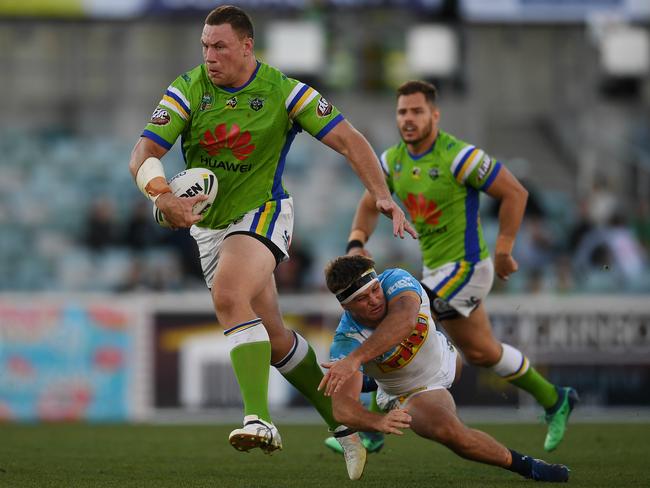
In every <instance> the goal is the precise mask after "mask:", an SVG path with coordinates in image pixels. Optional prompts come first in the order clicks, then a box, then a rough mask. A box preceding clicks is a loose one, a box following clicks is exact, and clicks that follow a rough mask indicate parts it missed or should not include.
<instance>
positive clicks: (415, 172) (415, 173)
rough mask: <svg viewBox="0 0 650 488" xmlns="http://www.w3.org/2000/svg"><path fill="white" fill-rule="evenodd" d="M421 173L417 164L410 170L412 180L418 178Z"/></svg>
mask: <svg viewBox="0 0 650 488" xmlns="http://www.w3.org/2000/svg"><path fill="white" fill-rule="evenodd" d="M421 173H422V170H421V169H420V167H419V166H413V169H412V170H411V176H412V177H413V179H414V180H419V179H420V175H421Z"/></svg>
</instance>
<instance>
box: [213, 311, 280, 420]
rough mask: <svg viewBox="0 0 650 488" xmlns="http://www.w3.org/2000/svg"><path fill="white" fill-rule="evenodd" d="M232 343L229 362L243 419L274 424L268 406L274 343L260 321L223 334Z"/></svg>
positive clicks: (242, 325) (241, 325) (250, 322)
mask: <svg viewBox="0 0 650 488" xmlns="http://www.w3.org/2000/svg"><path fill="white" fill-rule="evenodd" d="M224 334H225V335H226V338H227V339H228V342H229V343H230V347H231V349H230V361H231V362H232V369H233V370H234V371H235V376H236V377H237V382H238V383H239V391H240V392H241V396H242V400H243V401H244V415H257V416H258V417H259V418H260V419H262V420H266V421H267V422H271V415H270V414H269V405H268V391H269V370H270V367H269V363H270V362H271V342H270V341H269V335H268V333H267V332H266V329H265V328H264V325H262V320H261V319H255V320H251V321H249V322H244V323H243V324H239V325H236V326H235V327H232V328H230V329H228V330H226V331H225V332H224Z"/></svg>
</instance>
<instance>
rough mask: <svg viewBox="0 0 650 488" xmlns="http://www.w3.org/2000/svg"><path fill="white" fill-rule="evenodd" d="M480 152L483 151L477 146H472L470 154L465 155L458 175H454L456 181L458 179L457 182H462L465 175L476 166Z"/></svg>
mask: <svg viewBox="0 0 650 488" xmlns="http://www.w3.org/2000/svg"><path fill="white" fill-rule="evenodd" d="M482 152H483V151H481V150H480V149H477V148H474V149H473V150H472V152H471V153H470V155H469V156H468V157H467V159H466V160H465V162H464V163H463V165H462V166H461V168H460V171H459V172H458V175H457V176H456V181H458V183H463V182H464V181H465V179H466V178H467V176H466V175H469V174H470V173H471V172H472V170H473V169H474V168H475V167H476V164H477V163H478V162H479V161H480V160H481V158H480V153H482Z"/></svg>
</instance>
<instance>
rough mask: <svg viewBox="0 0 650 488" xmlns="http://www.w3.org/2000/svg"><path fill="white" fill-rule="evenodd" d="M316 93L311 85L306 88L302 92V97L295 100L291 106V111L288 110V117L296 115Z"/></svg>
mask: <svg viewBox="0 0 650 488" xmlns="http://www.w3.org/2000/svg"><path fill="white" fill-rule="evenodd" d="M316 95H318V92H317V91H316V90H314V89H313V88H312V87H309V88H307V91H305V93H303V94H302V97H300V99H299V100H298V101H297V102H296V104H295V105H294V106H293V109H292V110H291V112H289V117H290V118H294V117H295V116H296V115H298V114H299V113H300V112H302V110H303V109H304V108H305V107H306V106H307V105H308V104H309V102H311V101H312V100H313V99H314V97H315V96H316Z"/></svg>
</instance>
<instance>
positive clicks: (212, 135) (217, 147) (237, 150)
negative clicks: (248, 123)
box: [199, 124, 255, 161]
mask: <svg viewBox="0 0 650 488" xmlns="http://www.w3.org/2000/svg"><path fill="white" fill-rule="evenodd" d="M250 142H251V133H250V132H248V131H246V132H241V130H240V128H239V126H238V125H237V124H232V127H231V128H230V130H228V127H227V126H226V124H219V125H218V126H216V127H215V128H214V132H210V130H206V131H205V134H203V137H202V138H201V140H200V141H199V144H201V146H202V147H203V149H205V150H206V151H207V152H208V154H209V155H210V156H216V155H217V154H219V153H220V152H221V151H222V150H223V149H230V151H231V152H232V155H233V156H235V157H236V158H237V159H239V160H240V161H244V160H246V159H247V158H248V156H250V154H251V153H252V152H253V151H254V150H255V144H249V143H250Z"/></svg>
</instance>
